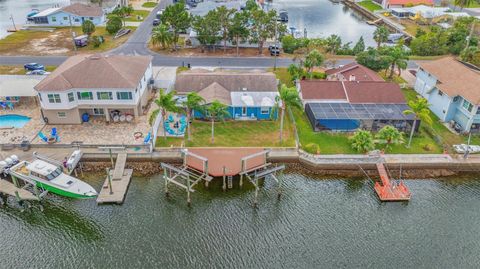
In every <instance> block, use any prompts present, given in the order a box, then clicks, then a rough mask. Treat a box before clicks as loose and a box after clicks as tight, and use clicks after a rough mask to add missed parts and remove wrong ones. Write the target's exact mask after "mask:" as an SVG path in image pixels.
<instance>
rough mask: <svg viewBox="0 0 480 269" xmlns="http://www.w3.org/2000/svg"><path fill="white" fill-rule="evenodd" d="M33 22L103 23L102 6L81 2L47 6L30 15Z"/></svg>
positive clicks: (46, 23)
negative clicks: (52, 6) (62, 5)
mask: <svg viewBox="0 0 480 269" xmlns="http://www.w3.org/2000/svg"><path fill="white" fill-rule="evenodd" d="M31 18H32V19H33V23H35V24H42V25H46V26H70V25H74V26H80V25H82V23H83V22H84V21H86V20H89V21H91V22H93V24H95V25H100V24H104V23H105V14H104V12H103V10H102V8H100V7H98V6H90V5H85V4H81V3H75V4H72V5H69V6H65V7H55V8H48V9H46V10H43V11H41V12H39V13H38V14H36V15H34V16H32V17H31Z"/></svg>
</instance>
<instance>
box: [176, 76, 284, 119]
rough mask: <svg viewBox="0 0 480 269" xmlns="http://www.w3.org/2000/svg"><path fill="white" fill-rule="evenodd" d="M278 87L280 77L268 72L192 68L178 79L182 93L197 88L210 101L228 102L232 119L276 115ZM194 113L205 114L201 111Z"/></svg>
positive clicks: (263, 117)
mask: <svg viewBox="0 0 480 269" xmlns="http://www.w3.org/2000/svg"><path fill="white" fill-rule="evenodd" d="M277 87H278V81H277V78H276V77H275V75H274V74H273V73H269V72H225V71H222V72H212V71H207V70H190V71H186V72H182V73H180V74H178V75H177V78H176V82H175V90H176V91H177V94H178V95H180V96H185V95H187V94H188V93H190V92H197V93H198V94H199V95H200V96H202V97H203V98H204V99H205V101H206V103H207V104H209V103H211V102H213V101H214V100H217V101H219V102H221V103H223V104H225V105H227V106H228V112H229V114H230V117H229V118H230V119H233V120H271V119H276V117H277V112H276V110H274V107H275V106H276V104H277V101H278V100H277V99H278V95H279V94H278V89H277ZM194 117H195V118H197V119H205V118H206V116H205V115H204V114H203V113H201V112H200V111H195V113H194Z"/></svg>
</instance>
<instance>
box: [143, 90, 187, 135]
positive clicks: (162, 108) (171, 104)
mask: <svg viewBox="0 0 480 269" xmlns="http://www.w3.org/2000/svg"><path fill="white" fill-rule="evenodd" d="M175 94H176V92H175V91H171V92H169V93H165V91H163V90H160V93H159V95H158V98H157V99H155V104H157V106H158V109H155V110H154V111H153V112H152V114H151V115H150V119H149V122H150V125H152V124H153V123H154V122H155V119H156V118H157V116H158V114H159V113H161V115H162V125H163V137H164V138H165V139H167V128H166V127H165V122H166V119H167V113H168V112H179V111H180V109H179V108H178V107H177V104H176V102H175V100H174V99H173V97H174V96H175Z"/></svg>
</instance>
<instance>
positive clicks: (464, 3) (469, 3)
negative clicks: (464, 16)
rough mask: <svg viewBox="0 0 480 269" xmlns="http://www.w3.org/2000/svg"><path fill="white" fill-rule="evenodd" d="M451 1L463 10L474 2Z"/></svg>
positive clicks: (470, 0) (463, 0) (471, 0)
mask: <svg viewBox="0 0 480 269" xmlns="http://www.w3.org/2000/svg"><path fill="white" fill-rule="evenodd" d="M453 3H454V4H455V6H457V7H460V10H463V9H464V8H466V7H469V6H471V5H472V4H473V3H474V0H455V1H453Z"/></svg>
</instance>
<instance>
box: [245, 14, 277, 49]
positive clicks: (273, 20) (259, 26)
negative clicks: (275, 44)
mask: <svg viewBox="0 0 480 269" xmlns="http://www.w3.org/2000/svg"><path fill="white" fill-rule="evenodd" d="M251 14H252V16H251V20H252V24H251V28H250V32H251V36H250V37H251V40H250V41H251V42H252V43H257V44H258V54H262V53H263V45H264V44H265V41H266V40H267V39H269V38H274V37H275V32H276V30H277V31H278V29H275V25H276V24H277V12H276V11H275V10H270V11H268V12H265V11H263V10H262V9H258V10H253V11H251Z"/></svg>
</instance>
